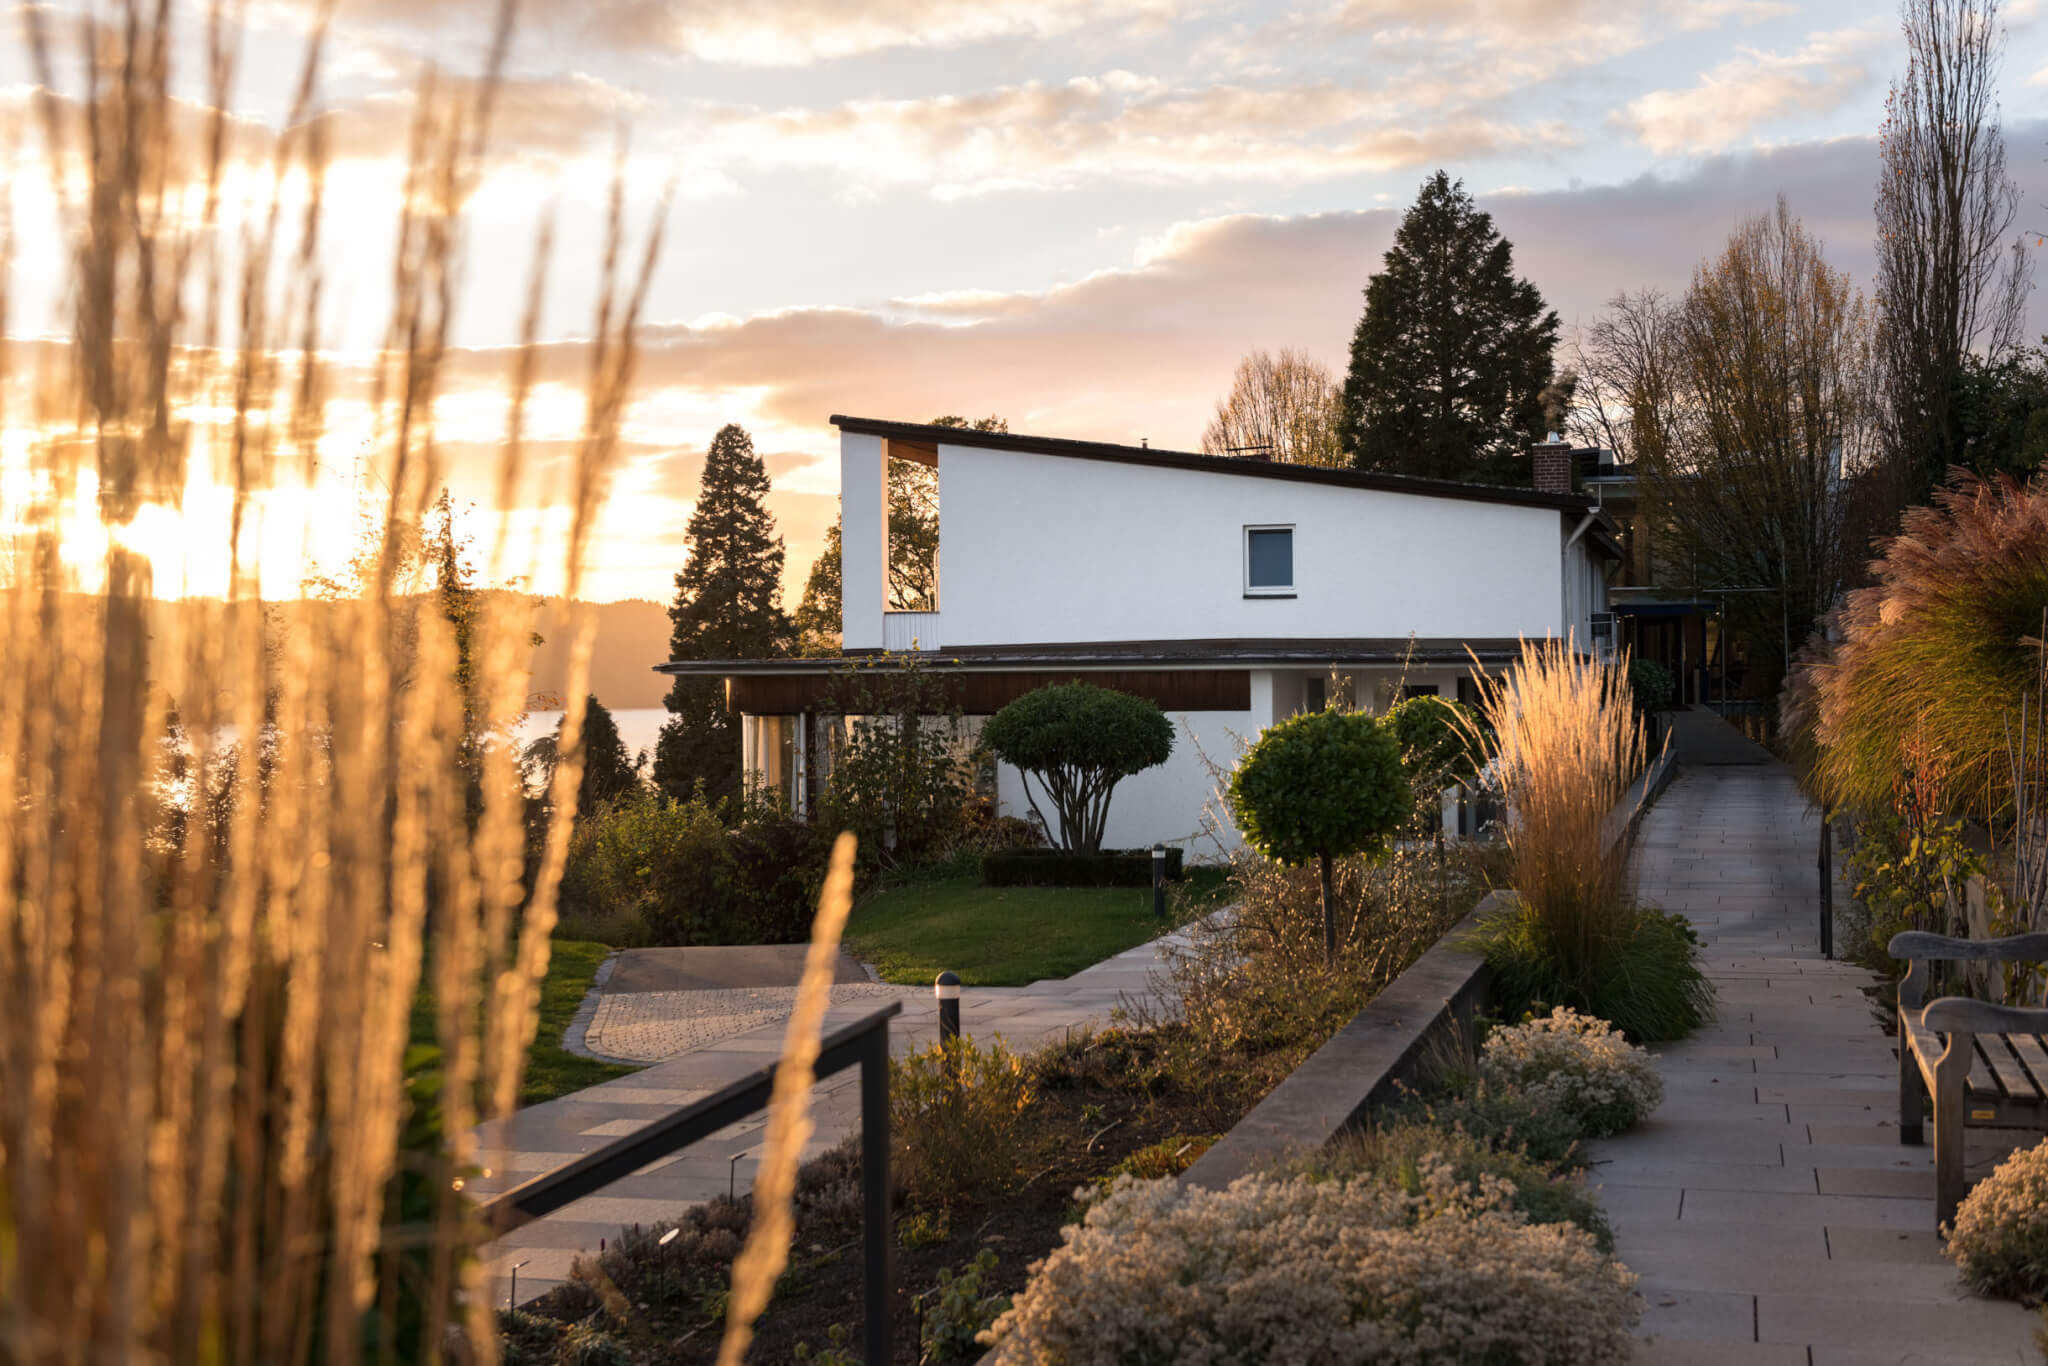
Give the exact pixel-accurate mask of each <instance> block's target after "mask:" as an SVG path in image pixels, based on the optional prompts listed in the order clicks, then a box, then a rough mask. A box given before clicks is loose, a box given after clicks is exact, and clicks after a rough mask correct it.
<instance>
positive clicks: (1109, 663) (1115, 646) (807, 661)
mask: <svg viewBox="0 0 2048 1366" xmlns="http://www.w3.org/2000/svg"><path fill="white" fill-rule="evenodd" d="M1468 647H1469V649H1470V653H1469V654H1468V653H1467V648H1468ZM1521 648H1522V647H1521V642H1520V641H1518V640H1512V639H1506V638H1500V637H1489V638H1485V639H1476V640H1469V641H1466V640H1449V639H1432V640H1424V639H1420V638H1413V637H1407V636H1401V637H1376V638H1365V637H1359V638H1344V639H1313V638H1301V639H1290V638H1285V637H1282V638H1276V639H1255V640H1105V641H1083V642H1075V643H1068V644H1040V645H963V646H958V647H952V646H948V647H945V648H941V649H937V650H919V651H916V652H915V653H914V654H913V653H909V652H899V653H896V654H888V653H884V652H883V651H880V650H867V651H861V650H854V651H848V652H847V653H845V654H839V655H815V656H808V657H797V658H782V659H682V660H671V661H669V662H668V663H666V664H656V665H654V666H653V667H654V671H655V672H656V673H664V674H699V675H701V674H712V675H718V676H721V677H723V676H736V675H750V676H767V675H775V674H812V673H834V672H837V671H840V670H844V669H856V668H874V667H877V666H879V665H885V664H886V663H887V662H888V661H889V660H891V659H902V658H910V659H915V660H916V661H917V663H918V666H919V667H920V668H926V669H935V670H942V671H947V672H953V671H959V672H968V673H971V672H975V671H985V670H992V669H1078V670H1088V669H1147V668H1156V669H1191V668H1192V669H1200V668H1212V669H1242V668H1249V667H1255V666H1261V665H1266V666H1271V665H1290V666H1294V667H1317V668H1319V667H1322V666H1324V665H1330V664H1338V665H1342V664H1358V665H1378V666H1398V665H1400V664H1403V663H1412V664H1424V665H1443V664H1469V663H1471V662H1472V656H1473V655H1477V656H1478V657H1479V662H1480V663H1482V664H1505V663H1509V662H1511V661H1512V660H1514V659H1516V658H1518V657H1519V656H1520V654H1521Z"/></svg>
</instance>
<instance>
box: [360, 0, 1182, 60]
mask: <svg viewBox="0 0 2048 1366" xmlns="http://www.w3.org/2000/svg"><path fill="white" fill-rule="evenodd" d="M472 9H473V6H470V5H468V4H467V3H465V0H355V3H353V4H349V5H346V6H345V7H344V12H345V13H347V14H350V15H351V16H354V17H361V18H369V19H374V20H384V21H390V20H397V21H400V22H404V23H408V24H417V23H421V22H433V21H438V20H443V19H447V18H450V17H457V18H459V17H462V16H463V15H465V14H467V13H469V12H471V10H472ZM1187 11H1188V7H1187V6H1186V5H1185V4H1180V3H1176V2H1175V0H861V3H857V4H856V3H849V0H561V2H559V3H556V4H554V5H551V6H547V7H545V8H544V9H541V10H539V11H537V12H530V17H531V18H532V19H533V20H534V21H535V23H536V26H537V27H539V28H541V29H543V30H547V31H552V32H554V33H556V34H559V35H564V36H567V37H570V38H572V39H575V40H578V41H581V42H583V43H585V44H588V45H590V46H592V47H598V48H607V49H611V50H616V51H633V52H643V51H647V52H653V53H656V54H660V55H664V56H670V57H688V58H694V59H696V60H699V61H705V62H723V63H732V64H735V65H742V66H772V67H798V66H809V65H812V64H814V63H818V62H827V61H833V60H837V59H840V58H846V57H857V56H862V55H864V54H867V53H874V52H883V51H887V50H890V49H896V48H957V47H963V46H966V45H969V44H973V43H987V42H995V41H1018V40H1043V39H1049V38H1059V37H1062V36H1065V35H1067V34H1071V33H1075V32H1077V31H1079V30H1082V29H1085V28H1090V27H1099V26H1104V25H1116V26H1120V27H1124V28H1130V27H1133V26H1135V27H1138V28H1141V29H1149V28H1156V27H1159V26H1161V25H1164V24H1165V23H1167V22H1168V21H1170V20H1172V19H1175V18H1179V17H1183V16H1185V14H1186V13H1187Z"/></svg>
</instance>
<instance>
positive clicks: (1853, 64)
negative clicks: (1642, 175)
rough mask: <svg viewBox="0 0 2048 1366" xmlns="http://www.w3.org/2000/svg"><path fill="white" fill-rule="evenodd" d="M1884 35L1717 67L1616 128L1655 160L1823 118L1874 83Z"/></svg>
mask: <svg viewBox="0 0 2048 1366" xmlns="http://www.w3.org/2000/svg"><path fill="white" fill-rule="evenodd" d="M1883 36H1884V35H1883V34H1881V33H1880V32H1878V31H1876V30H1874V29H1871V28H1856V29H1842V30H1839V31H1836V32H1833V33H1819V34H1815V35H1813V36H1812V37H1811V38H1809V39H1808V40H1807V43H1806V45H1805V46H1804V47H1802V48H1800V49H1799V50H1798V51H1797V52H1791V53H1774V52H1760V51H1755V50H1748V51H1745V52H1744V53H1743V54H1742V55H1741V56H1738V57H1735V58H1733V59H1731V60H1729V61H1726V62H1723V63H1721V64H1720V65H1719V66H1716V67H1714V68H1713V69H1712V70H1710V71H1708V72H1706V73H1705V74H1704V75H1702V76H1701V77H1700V79H1699V82H1698V83H1697V84H1695V85H1693V86H1692V87H1690V88H1689V89H1685V90H1653V91H1651V92H1650V93H1649V94H1647V95H1643V96H1641V97H1640V98H1637V99H1634V100H1631V101H1630V102H1629V105H1628V108H1627V109H1626V110H1620V111H1616V113H1615V114H1614V116H1613V119H1614V122H1615V123H1616V124H1617V125H1618V126H1620V127H1622V128H1625V129H1627V130H1629V131H1630V132H1632V133H1634V134H1635V136H1636V137H1637V138H1639V139H1640V140H1641V141H1642V143H1643V145H1644V146H1646V147H1648V148H1649V149H1650V150H1651V151H1653V152H1655V153H1657V154H1658V155H1660V156H1669V155H1683V154H1694V153H1701V152H1716V151H1721V150H1723V149H1725V148H1728V147H1731V146H1733V145H1734V144H1735V143H1736V142H1737V141H1739V140H1740V139H1741V138H1742V137H1743V136H1744V135H1745V134H1747V133H1748V132H1749V131H1750V130H1751V129H1752V128H1755V127H1756V126H1757V125H1758V124H1760V123H1763V122H1765V121H1766V120H1769V119H1774V118H1777V117H1779V116H1781V115H1784V114H1787V113H1795V112H1796V113H1808V114H1812V113H1825V112H1827V111H1829V110H1831V109H1834V108H1835V107H1837V106H1838V105H1840V104H1842V103H1843V102H1844V101H1846V100H1848V99H1850V98H1852V97H1853V96H1855V95H1856V94H1857V93H1858V92H1859V91H1861V90H1862V89H1863V88H1864V87H1865V86H1866V85H1867V84H1868V83H1869V82H1870V81H1871V80H1872V79H1873V77H1874V73H1873V71H1872V68H1871V58H1872V56H1873V55H1874V51H1875V49H1876V47H1877V46H1878V44H1879V42H1880V41H1881V40H1882V38H1883Z"/></svg>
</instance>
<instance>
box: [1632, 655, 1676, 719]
mask: <svg viewBox="0 0 2048 1366" xmlns="http://www.w3.org/2000/svg"><path fill="white" fill-rule="evenodd" d="M1628 690H1629V696H1630V698H1631V699H1632V700H1633V701H1634V702H1635V704H1636V710H1637V711H1639V712H1653V711H1662V710H1664V709H1665V708H1666V707H1668V706H1670V705H1671V702H1672V699H1673V698H1675V697H1677V696H1678V681H1677V680H1676V679H1674V678H1672V676H1671V670H1669V669H1667V668H1665V667H1664V666H1663V665H1662V664H1659V663H1658V662H1657V661H1656V660H1654V659H1631V660H1630V661H1629V663H1628Z"/></svg>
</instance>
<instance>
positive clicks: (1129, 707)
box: [981, 683, 1173, 854]
mask: <svg viewBox="0 0 2048 1366" xmlns="http://www.w3.org/2000/svg"><path fill="white" fill-rule="evenodd" d="M981 743H982V744H983V745H984V746H985V747H986V748H987V749H988V751H989V752H990V753H991V754H993V755H995V756H996V757H997V758H998V759H1001V760H1002V761H1003V762H1004V763H1006V764H1010V765H1012V766H1013V767H1015V768H1018V769H1020V770H1022V771H1023V772H1024V773H1025V774H1027V775H1029V774H1036V775H1037V777H1038V781H1039V783H1040V785H1041V786H1042V787H1043V788H1044V789H1045V794H1046V797H1047V799H1048V800H1049V801H1051V803H1052V806H1053V813H1054V815H1055V816H1056V817H1057V818H1058V821H1059V829H1058V830H1057V831H1056V832H1054V831H1049V832H1048V833H1052V834H1055V835H1056V836H1057V838H1058V839H1059V843H1060V847H1061V848H1062V849H1067V850H1072V851H1076V852H1080V853H1090V854H1092V853H1094V852H1095V851H1096V850H1097V849H1100V848H1101V847H1102V828H1103V825H1104V824H1105V822H1107V821H1108V819H1109V798H1110V793H1111V792H1112V791H1114V790H1115V788H1116V785H1117V783H1118V782H1119V781H1121V780H1122V779H1124V778H1128V777H1130V776H1131V775H1132V774H1133V773H1142V772H1144V771H1145V770H1146V769H1148V768H1156V767H1157V766H1159V765H1160V764H1163V763H1165V762H1166V761H1167V759H1168V758H1169V757H1170V756H1171V755H1172V754H1173V723H1172V722H1171V721H1169V720H1167V719H1166V713H1165V712H1162V711H1161V710H1159V704H1158V703H1156V702H1152V701H1148V700H1146V699H1145V698H1142V697H1133V696H1132V695H1131V694H1129V693H1123V692H1117V691H1115V690H1114V689H1112V688H1098V687H1096V686H1095V685H1094V684H1092V683H1056V684H1053V685H1052V686H1050V687H1045V688H1036V689H1033V690H1032V691H1030V692H1028V693H1025V694H1024V695H1023V696H1022V697H1020V698H1018V699H1017V700H1016V701H1014V702H1012V703H1010V704H1009V705H1007V706H1005V707H1004V708H1003V709H1002V710H1001V711H999V712H997V713H996V714H995V715H994V716H991V717H990V718H989V719H988V724H987V725H985V726H983V727H982V730H981ZM1024 793H1025V796H1026V798H1027V799H1028V798H1030V795H1031V784H1030V779H1029V777H1028V776H1027V778H1026V779H1025V785H1024ZM1037 809H1038V806H1037V802H1036V801H1035V800H1033V801H1032V810H1033V811H1036V810H1037ZM1041 819H1042V817H1041Z"/></svg>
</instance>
